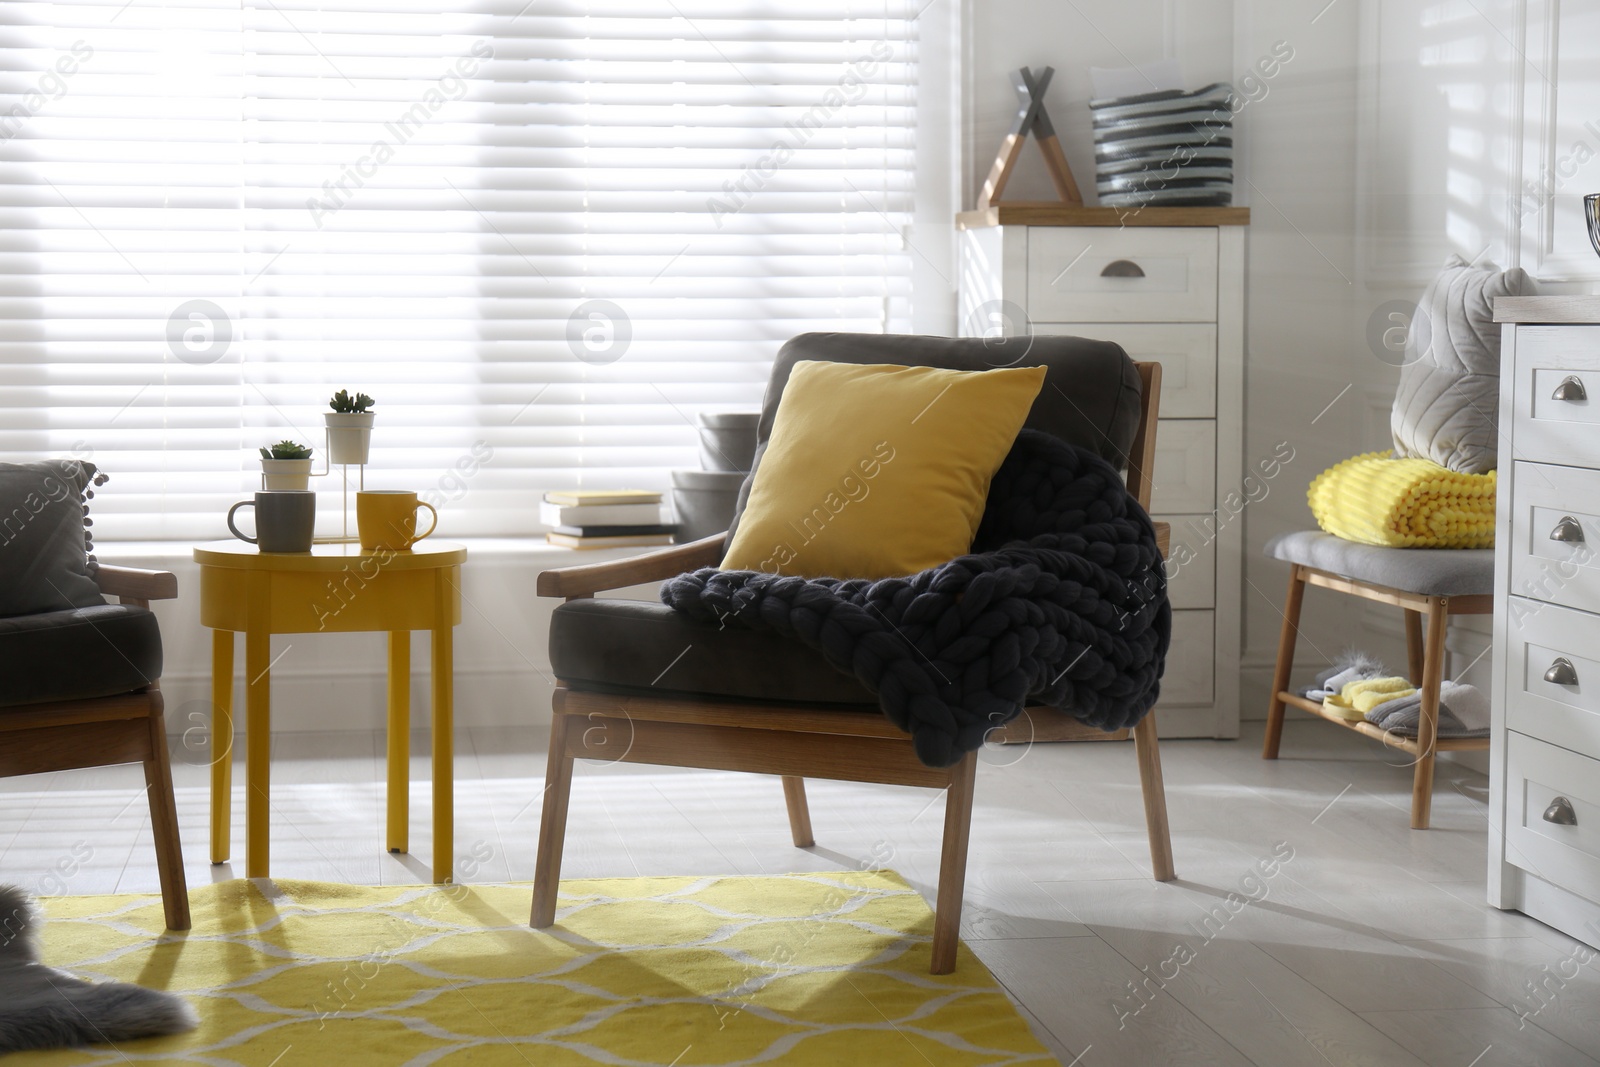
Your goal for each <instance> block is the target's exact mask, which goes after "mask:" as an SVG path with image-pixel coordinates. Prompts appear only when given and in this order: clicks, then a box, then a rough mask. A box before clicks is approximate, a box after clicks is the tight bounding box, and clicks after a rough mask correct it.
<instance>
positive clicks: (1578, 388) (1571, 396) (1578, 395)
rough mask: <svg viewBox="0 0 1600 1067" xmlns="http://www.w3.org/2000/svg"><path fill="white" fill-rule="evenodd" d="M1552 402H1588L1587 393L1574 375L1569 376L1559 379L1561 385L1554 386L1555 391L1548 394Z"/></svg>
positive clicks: (1580, 381)
mask: <svg viewBox="0 0 1600 1067" xmlns="http://www.w3.org/2000/svg"><path fill="white" fill-rule="evenodd" d="M1550 399H1552V400H1588V399H1589V392H1588V390H1586V389H1585V388H1584V387H1583V382H1582V380H1581V379H1579V378H1578V376H1577V375H1575V374H1569V375H1567V376H1566V377H1565V378H1563V379H1561V384H1560V385H1558V386H1556V391H1555V392H1554V393H1551V394H1550Z"/></svg>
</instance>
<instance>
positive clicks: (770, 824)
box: [0, 714, 1600, 1067]
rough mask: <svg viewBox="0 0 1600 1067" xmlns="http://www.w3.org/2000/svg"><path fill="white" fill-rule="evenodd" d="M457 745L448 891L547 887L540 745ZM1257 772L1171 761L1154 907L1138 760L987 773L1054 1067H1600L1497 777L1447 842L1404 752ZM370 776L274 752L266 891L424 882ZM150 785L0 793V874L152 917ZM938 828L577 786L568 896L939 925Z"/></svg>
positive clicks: (1594, 983) (1199, 756) (56, 784)
mask: <svg viewBox="0 0 1600 1067" xmlns="http://www.w3.org/2000/svg"><path fill="white" fill-rule="evenodd" d="M462 734H463V736H462V737H461V738H460V739H459V741H458V769H457V774H458V776H459V777H458V793H457V809H456V810H457V830H456V840H457V846H458V847H457V855H458V869H461V868H460V866H459V865H460V863H462V862H466V861H471V862H473V863H476V869H475V870H471V871H470V876H467V875H468V870H465V869H463V870H462V875H463V877H461V878H460V879H459V880H462V881H503V880H507V879H515V880H531V879H532V877H533V854H534V838H535V834H536V831H537V827H538V823H539V795H540V786H541V780H540V775H541V774H542V769H543V766H544V754H543V731H542V730H534V729H527V730H499V731H486V730H467V731H463V732H462ZM1260 748H1261V738H1260V726H1259V724H1256V726H1255V728H1254V730H1251V729H1250V728H1249V727H1248V726H1247V729H1246V736H1245V737H1243V738H1241V739H1240V740H1239V741H1236V742H1209V741H1173V742H1163V744H1162V758H1163V762H1164V764H1165V768H1166V778H1167V797H1168V803H1169V805H1170V807H1171V813H1172V837H1173V844H1174V847H1175V851H1176V856H1177V865H1178V875H1179V880H1178V881H1177V882H1173V883H1169V884H1166V885H1159V884H1157V883H1155V882H1153V881H1151V880H1150V878H1149V853H1148V851H1147V848H1146V843H1145V835H1144V816H1143V813H1142V811H1141V809H1140V804H1139V787H1138V775H1137V773H1136V770H1135V767H1134V752H1133V745H1132V744H1131V743H1128V744H1082V745H1039V746H1035V747H1033V748H1031V749H1028V748H1024V747H1009V748H1002V749H997V750H993V751H991V752H988V753H986V754H985V756H984V762H983V763H982V764H981V765H980V769H979V772H978V791H977V805H976V809H975V812H974V817H973V832H972V841H973V843H972V856H971V866H970V873H969V877H968V887H967V906H966V911H965V913H964V915H963V920H962V936H963V938H964V939H966V941H967V942H968V944H970V945H971V946H972V948H973V949H974V950H975V951H976V952H977V953H978V955H979V956H981V957H982V958H983V960H984V961H985V962H986V963H987V964H988V965H989V967H990V968H991V969H992V970H993V971H994V972H995V974H996V975H997V976H998V977H999V978H1000V980H1001V981H1002V982H1003V983H1005V985H1006V987H1007V988H1008V989H1009V990H1010V991H1011V993H1012V995H1013V996H1014V997H1015V998H1016V1000H1017V1002H1018V1003H1019V1004H1020V1005H1021V1006H1022V1008H1023V1010H1024V1012H1025V1014H1026V1015H1027V1016H1028V1017H1029V1019H1030V1020H1031V1022H1032V1024H1033V1026H1034V1028H1035V1030H1036V1031H1037V1033H1038V1034H1039V1037H1040V1038H1041V1039H1042V1040H1043V1041H1045V1042H1046V1043H1047V1044H1048V1045H1049V1046H1050V1047H1051V1048H1052V1049H1053V1050H1054V1051H1055V1052H1056V1054H1057V1055H1058V1056H1059V1057H1060V1059H1061V1062H1062V1063H1063V1064H1075V1063H1076V1064H1083V1065H1084V1067H1094V1065H1101V1064H1131V1065H1145V1064H1183V1065H1187V1064H1206V1065H1219V1064H1221V1065H1225V1064H1262V1065H1269V1067H1291V1065H1299V1064H1305V1065H1313V1067H1327V1065H1328V1064H1336V1065H1341V1067H1342V1065H1344V1064H1382V1065H1385V1067H1388V1065H1404V1064H1413V1065H1414V1064H1423V1063H1425V1064H1435V1065H1439V1067H1500V1065H1522V1064H1538V1065H1540V1067H1555V1065H1563V1064H1595V1063H1597V1060H1596V1059H1595V1058H1594V1057H1597V1056H1600V959H1596V958H1591V959H1588V960H1587V962H1582V963H1578V962H1573V959H1574V957H1572V956H1571V953H1572V949H1573V944H1572V942H1571V941H1570V939H1567V938H1565V937H1563V936H1561V935H1560V934H1557V933H1556V932H1555V931H1553V930H1551V929H1549V928H1548V927H1545V926H1543V925H1541V924H1539V923H1537V922H1534V921H1532V920H1530V919H1527V918H1525V917H1523V916H1521V915H1516V914H1511V913H1502V912H1498V911H1495V910H1494V909H1492V908H1489V907H1488V906H1486V905H1485V904H1484V903H1483V897H1484V865H1485V850H1486V839H1485V837H1486V832H1487V831H1486V823H1485V798H1486V793H1487V782H1486V781H1485V779H1484V778H1482V777H1481V776H1479V775H1476V774H1473V773H1470V772H1468V771H1464V770H1462V769H1461V768H1459V767H1457V766H1455V765H1454V764H1449V763H1441V764H1440V769H1439V788H1438V793H1437V798H1436V800H1435V801H1434V829H1432V830H1427V831H1413V830H1410V829H1408V828H1407V812H1408V810H1409V806H1410V800H1411V795H1410V789H1411V774H1410V771H1409V770H1408V769H1407V768H1406V767H1404V766H1403V765H1402V764H1403V763H1404V760H1405V757H1404V756H1403V755H1401V754H1397V753H1393V752H1385V751H1384V750H1383V748H1382V747H1381V746H1379V745H1377V744H1375V743H1373V742H1370V741H1367V740H1365V739H1364V738H1360V737H1357V736H1355V735H1353V734H1350V735H1347V734H1345V733H1344V732H1342V731H1334V730H1329V729H1327V727H1326V726H1325V725H1323V724H1322V723H1318V722H1309V721H1305V720H1303V719H1302V720H1300V721H1296V720H1295V719H1294V718H1293V716H1292V714H1291V721H1290V723H1289V725H1288V727H1287V730H1286V733H1285V739H1284V745H1283V758H1282V759H1280V760H1278V761H1277V762H1264V761H1262V760H1261V759H1260V757H1259V752H1260ZM174 751H175V757H174V762H175V778H176V780H177V784H178V808H179V813H180V817H181V819H182V826H183V835H184V844H185V850H186V852H187V854H188V856H189V865H188V872H189V879H190V882H191V884H201V883H203V882H205V881H206V880H208V879H226V878H232V877H236V876H237V875H238V873H239V872H240V871H241V870H242V864H241V863H236V864H233V865H231V866H230V865H224V866H222V867H218V868H212V867H211V866H209V865H208V864H207V863H206V862H205V858H206V856H205V851H206V827H207V798H206V790H205V768H204V766H203V764H204V758H205V755H204V753H203V752H192V751H186V750H185V749H184V748H183V746H182V745H181V744H179V745H176V746H175V749H174ZM413 751H420V752H424V753H425V752H426V751H427V748H426V746H425V744H423V743H422V739H421V738H418V739H417V743H416V744H415V745H414V746H413ZM382 753H383V746H382V740H381V738H380V737H377V736H374V735H371V734H366V733H361V734H332V735H330V734H318V735H285V736H282V737H280V738H278V739H277V748H276V751H275V753H274V780H275V785H276V788H277V793H276V795H275V797H274V808H275V811H274V814H273V828H274V839H273V872H274V874H276V875H278V876H281V877H295V878H313V879H327V880H343V881H349V882H362V883H415V882H420V881H424V880H426V878H427V876H428V871H429V867H428V864H429V861H430V853H429V851H428V850H429V822H428V818H427V806H426V805H427V798H428V786H427V785H426V782H427V779H428V772H427V761H426V758H425V757H424V758H420V759H418V760H416V762H415V765H414V767H413V775H412V776H413V780H414V781H415V782H416V783H417V784H416V785H415V786H414V788H413V793H412V796H413V805H414V807H413V814H412V830H411V840H412V845H413V848H414V849H415V855H414V856H391V855H388V854H386V853H384V852H383V851H382V845H381V834H382V832H383V818H382V781H383V769H382V763H381V760H382ZM242 779H243V776H242V774H239V773H236V775H235V781H236V782H237V781H242ZM142 787H143V780H142V779H141V778H140V774H139V770H138V769H137V768H135V767H128V768H113V769H109V770H103V771H73V772H64V773H60V774H56V775H41V776H36V777H32V778H22V779H11V780H6V781H0V876H3V878H4V879H5V880H7V881H16V882H20V883H22V884H24V885H27V886H28V887H30V888H34V889H43V890H45V891H51V890H56V891H59V890H60V889H61V887H62V886H64V890H65V891H66V892H69V893H109V892H154V891H155V890H156V888H157V880H156V870H155V859H154V853H153V851H152V849H151V843H150V830H149V819H148V814H147V810H146V807H145V804H144V801H143V795H142ZM243 806H244V805H243V803H242V798H241V799H236V800H235V803H234V811H235V818H236V824H235V830H234V840H235V842H239V843H242V841H243V828H242V825H240V823H239V822H238V821H237V820H239V819H240V817H241V815H240V813H242V810H243ZM941 809H942V801H940V800H938V799H937V798H936V796H935V794H932V793H931V792H929V791H926V790H915V789H905V788H894V787H879V786H856V785H844V784H833V783H827V782H816V783H812V784H811V812H812V820H813V824H814V826H815V828H816V837H817V845H816V846H815V847H814V848H811V849H807V850H798V849H795V848H793V847H792V846H791V845H790V843H789V827H788V822H787V819H786V816H785V813H784V806H783V793H782V790H781V789H780V787H779V783H778V781H777V780H776V779H765V778H758V777H753V776H745V775H735V774H718V773H710V772H692V771H673V770H663V769H654V768H645V767H637V766H631V767H630V766H620V765H616V766H595V765H588V764H580V765H579V768H578V771H577V773H576V775H575V783H574V787H573V798H572V813H571V821H570V823H569V829H568V832H567V855H566V863H565V868H564V873H565V874H566V875H567V876H569V877H585V876H599V875H632V874H720V873H743V874H769V873H775V872H782V871H814V870H829V869H840V868H853V867H862V866H872V865H877V864H882V865H884V866H889V867H893V868H895V869H896V870H898V871H900V872H901V873H902V874H904V875H905V876H906V877H907V878H908V879H909V880H910V881H911V882H912V883H913V884H915V885H916V886H917V887H918V888H919V889H921V890H922V891H923V893H924V894H925V895H927V896H929V897H930V899H931V897H932V891H933V879H934V876H935V872H936V870H937V866H938V837H939V831H940V827H941V824H942V810H941ZM1290 850H1292V858H1291V859H1289V860H1287V862H1284V863H1282V864H1281V866H1280V867H1279V868H1278V870H1277V873H1276V874H1275V875H1273V876H1272V877H1270V878H1264V877H1262V876H1261V875H1260V874H1259V873H1257V865H1258V863H1259V862H1260V861H1263V860H1266V861H1270V860H1272V859H1273V858H1274V857H1275V852H1276V854H1277V855H1280V856H1281V855H1289V854H1290ZM237 858H239V859H242V856H240V857H237ZM50 871H57V872H59V873H58V874H57V877H58V878H59V879H60V884H59V885H58V884H57V883H55V882H52V881H49V880H48V879H46V878H45V875H46V873H47V872H50ZM1230 894H1236V895H1235V896H1233V897H1232V898H1231V899H1230ZM1248 897H1254V898H1256V899H1255V900H1254V901H1253V902H1250V903H1248V904H1245V903H1243V902H1244V901H1245V899H1246V898H1248ZM1180 945H1181V947H1180ZM1578 958H1579V959H1581V958H1582V957H1578ZM1574 970H1576V972H1577V973H1576V975H1575V976H1572V977H1566V976H1567V975H1572V974H1573V971H1574ZM1558 976H1559V977H1558ZM1538 983H1542V987H1541V988H1542V993H1540V994H1535V993H1534V992H1533V991H1532V990H1533V986H1534V985H1535V984H1538ZM1519 1012H1520V1013H1522V1014H1525V1015H1528V1016H1530V1018H1528V1019H1527V1020H1526V1021H1525V1022H1523V1021H1522V1020H1519V1017H1518V1013H1519ZM1519 1022H1520V1023H1521V1025H1520V1026H1519Z"/></svg>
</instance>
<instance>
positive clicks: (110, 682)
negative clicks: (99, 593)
mask: <svg viewBox="0 0 1600 1067" xmlns="http://www.w3.org/2000/svg"><path fill="white" fill-rule="evenodd" d="M160 677H161V631H160V629H159V628H158V627H157V625H156V617H155V616H154V615H153V614H151V613H150V611H149V610H148V609H146V608H136V607H132V606H131V605H126V604H97V605H95V606H93V607H87V608H77V609H74V610H71V611H43V612H39V613H37V614H34V615H13V616H10V617H7V618H0V707H13V706H15V705H18V704H36V703H45V702H47V701H55V700H84V699H88V698H90V697H106V696H116V695H117V694H119V693H128V692H132V691H133V690H135V689H142V688H144V687H145V686H146V685H148V684H149V683H151V682H153V681H155V680H156V679H158V678H160Z"/></svg>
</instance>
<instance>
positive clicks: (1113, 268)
mask: <svg viewBox="0 0 1600 1067" xmlns="http://www.w3.org/2000/svg"><path fill="white" fill-rule="evenodd" d="M1100 277H1102V278H1143V277H1144V268H1143V267H1141V266H1139V264H1137V263H1135V262H1134V261H1133V260H1131V259H1113V260H1112V261H1111V262H1110V263H1107V264H1106V266H1105V269H1104V270H1102V271H1101V272H1100ZM1578 389H1579V390H1580V391H1581V390H1582V389H1583V384H1582V383H1581V382H1580V383H1579V385H1578Z"/></svg>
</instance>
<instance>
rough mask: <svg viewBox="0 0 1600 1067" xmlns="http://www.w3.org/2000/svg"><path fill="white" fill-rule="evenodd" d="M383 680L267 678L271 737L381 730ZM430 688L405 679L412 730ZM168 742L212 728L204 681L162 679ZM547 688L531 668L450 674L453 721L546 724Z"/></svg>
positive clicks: (237, 690)
mask: <svg viewBox="0 0 1600 1067" xmlns="http://www.w3.org/2000/svg"><path fill="white" fill-rule="evenodd" d="M387 684H388V680H387V676H386V675H384V674H382V673H380V672H378V671H369V670H361V671H338V672H335V671H316V672H304V673H295V674H288V675H280V674H278V673H277V672H274V675H273V679H272V729H273V730H274V731H280V730H282V731H317V730H382V729H384V728H385V726H386V725H387V710H386V709H387V707H388V704H387V699H388V698H387V696H386V692H387ZM430 686H431V680H430V675H429V674H428V673H427V671H426V670H423V671H421V672H416V673H413V674H412V676H411V725H412V727H413V728H421V727H426V726H427V725H428V723H429V721H430V715H431V710H430V709H431V689H430ZM161 689H162V692H163V694H164V696H165V698H166V705H167V708H166V719H167V733H168V734H183V733H184V732H185V731H192V730H195V729H202V730H205V731H207V732H209V730H210V727H211V678H210V676H209V675H204V676H202V675H197V674H194V673H192V672H186V673H184V674H179V675H171V674H168V675H166V676H164V677H163V678H162V679H161ZM553 689H554V686H552V685H551V683H550V681H549V680H547V678H545V677H542V676H541V675H540V674H539V673H538V672H536V671H534V670H532V669H531V668H527V667H524V668H520V669H518V668H504V669H493V670H475V671H471V672H468V673H459V672H458V673H457V674H456V679H455V701H454V713H455V714H454V717H455V724H456V725H457V726H459V727H469V728H470V727H487V726H527V725H541V726H548V725H549V724H550V695H551V692H552V690H553ZM233 699H234V708H235V714H236V716H237V717H238V719H239V721H241V722H242V721H243V716H242V714H241V713H242V710H243V708H244V684H243V682H242V681H239V682H236V684H235V687H234V696H233Z"/></svg>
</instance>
